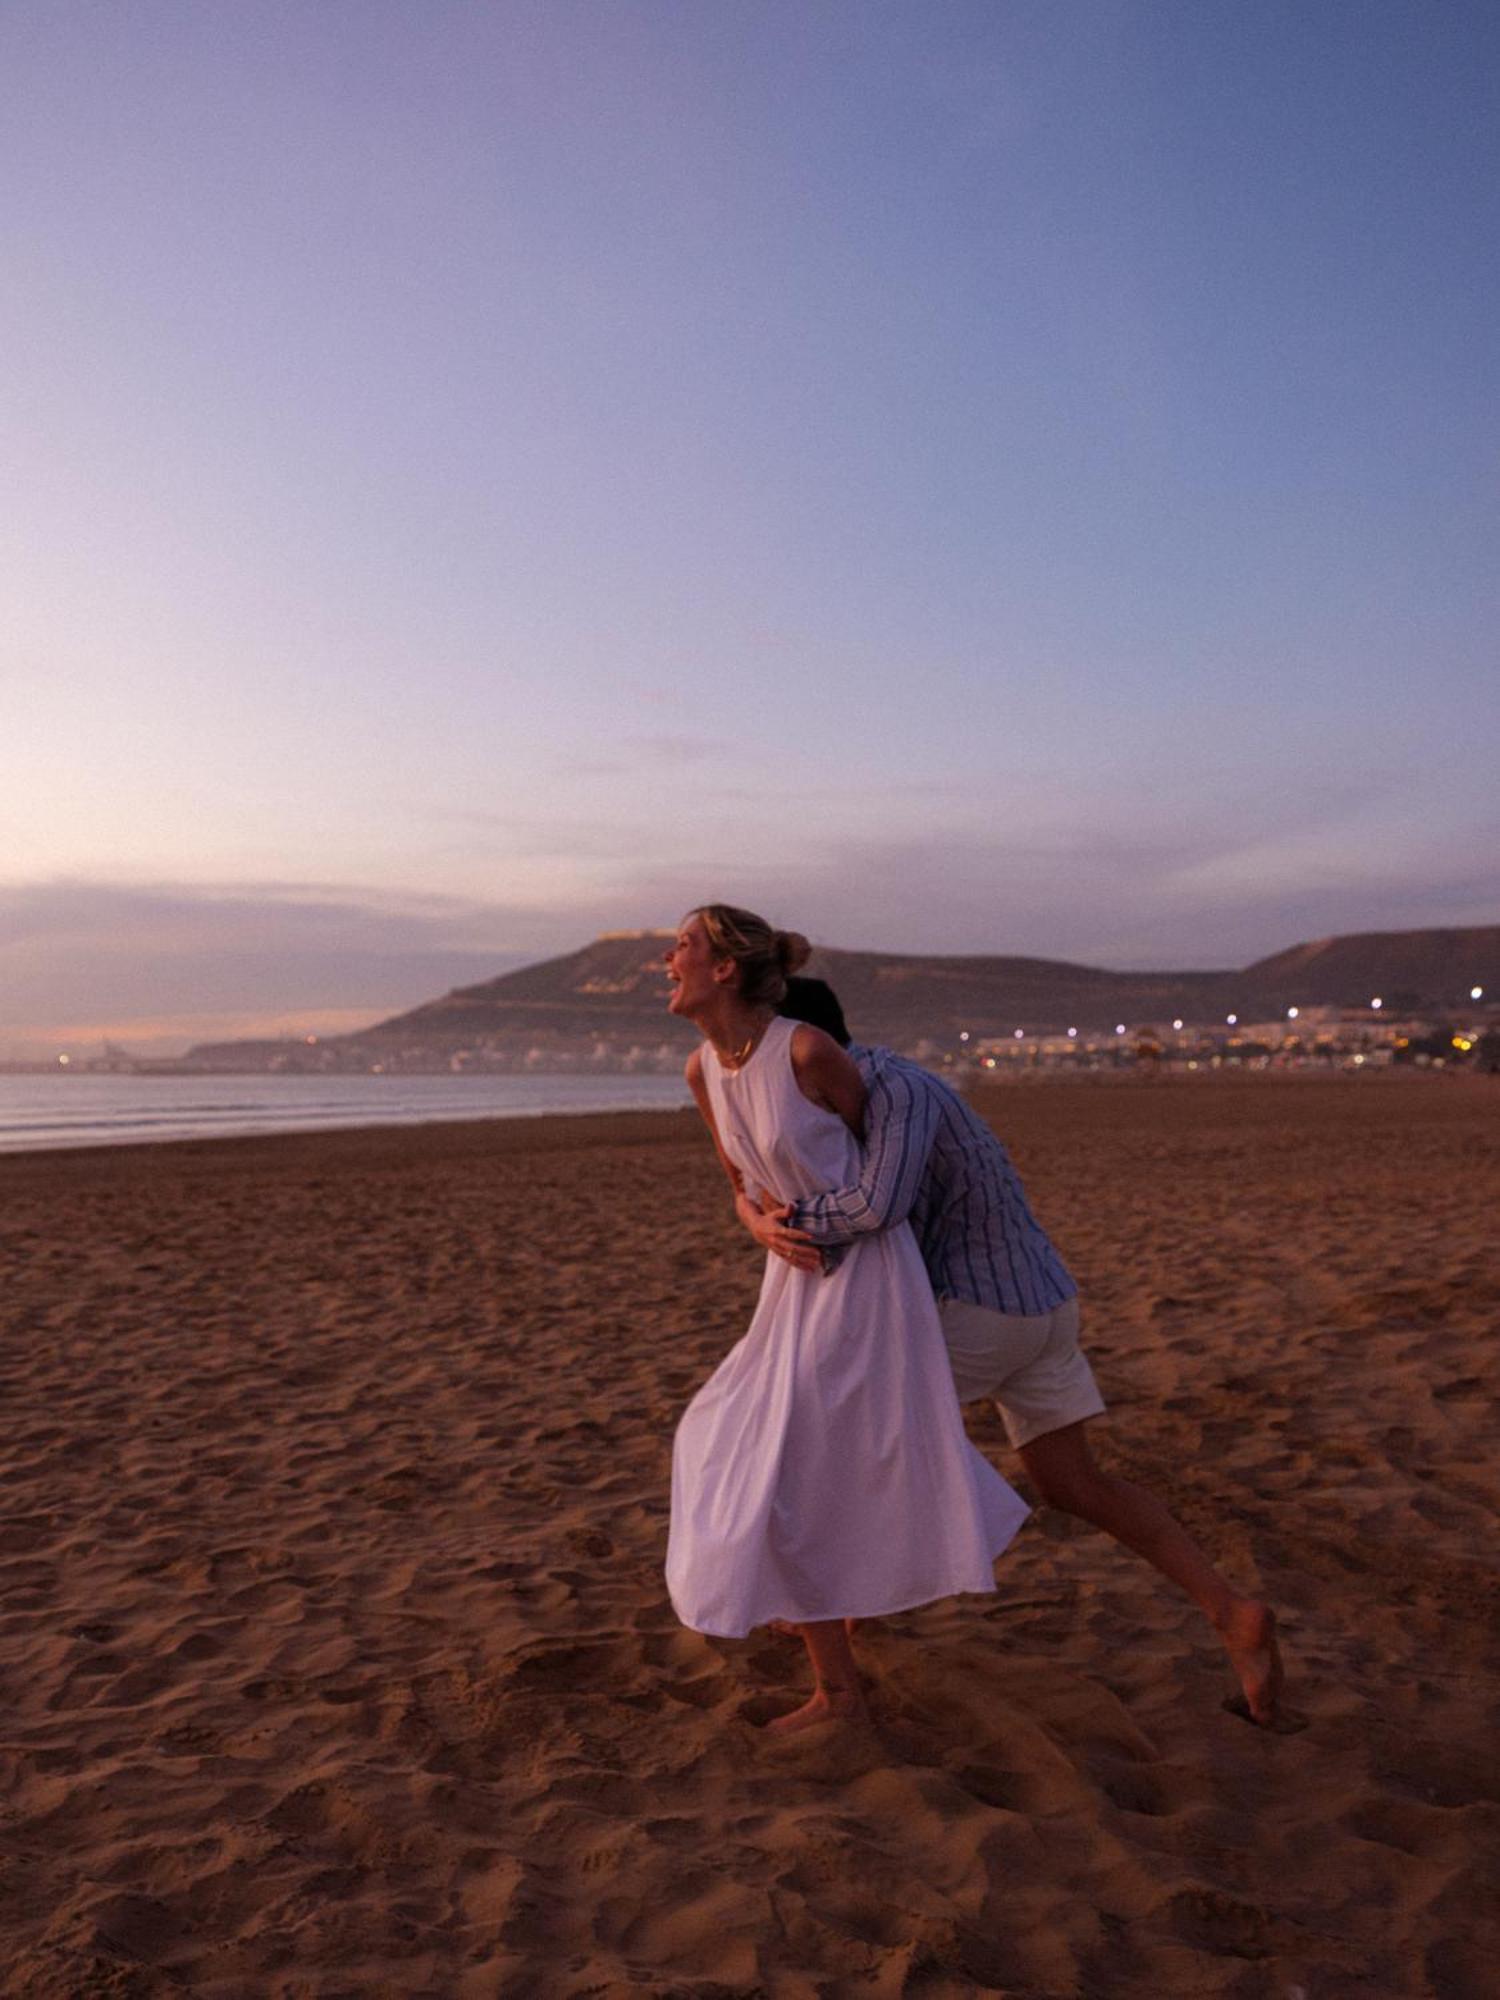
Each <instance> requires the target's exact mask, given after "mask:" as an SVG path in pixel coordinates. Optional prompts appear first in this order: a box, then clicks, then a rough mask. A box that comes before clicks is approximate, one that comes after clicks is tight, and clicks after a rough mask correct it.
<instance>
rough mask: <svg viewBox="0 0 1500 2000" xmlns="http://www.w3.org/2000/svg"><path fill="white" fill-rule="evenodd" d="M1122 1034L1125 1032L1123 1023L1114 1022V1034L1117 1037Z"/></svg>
mask: <svg viewBox="0 0 1500 2000" xmlns="http://www.w3.org/2000/svg"><path fill="white" fill-rule="evenodd" d="M1124 1032H1125V1023H1124V1022H1123V1021H1116V1022H1115V1033H1116V1034H1117V1035H1123V1034H1124Z"/></svg>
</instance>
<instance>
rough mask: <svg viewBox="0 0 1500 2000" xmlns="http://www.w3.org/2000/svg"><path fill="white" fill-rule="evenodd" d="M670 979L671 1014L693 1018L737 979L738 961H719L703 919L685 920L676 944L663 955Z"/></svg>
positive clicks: (669, 1007) (670, 946)
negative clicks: (735, 963)
mask: <svg viewBox="0 0 1500 2000" xmlns="http://www.w3.org/2000/svg"><path fill="white" fill-rule="evenodd" d="M663 959H664V961H665V964H666V968H667V978H668V979H669V980H670V981H671V983H672V992H671V996H670V998H669V999H668V1001H667V1012H668V1013H669V1014H685V1015H686V1016H688V1018H689V1019H691V1018H692V1016H693V1015H694V1014H696V1013H698V1012H699V1011H700V1010H701V1009H702V1008H703V1007H705V1006H707V1004H708V1003H709V1002H710V1001H711V1000H712V999H713V997H714V995H715V994H716V993H718V992H721V991H722V990H723V988H724V987H725V986H726V985H728V984H729V982H730V980H731V979H732V978H733V976H734V961H733V960H732V959H727V958H715V957H714V951H713V946H712V945H711V944H710V943H709V941H708V932H707V931H706V930H705V929H704V928H703V919H702V917H699V916H692V917H685V918H684V919H683V921H682V924H681V926H680V927H679V929H678V932H677V939H676V942H675V943H674V944H672V945H669V946H668V948H667V950H666V951H665V952H664V953H663Z"/></svg>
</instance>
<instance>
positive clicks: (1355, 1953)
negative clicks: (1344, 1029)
mask: <svg viewBox="0 0 1500 2000" xmlns="http://www.w3.org/2000/svg"><path fill="white" fill-rule="evenodd" d="M980 1101H981V1102H982V1104H983V1107H984V1109H985V1111H986V1113H987V1114H988V1115H990V1116H992V1117H993V1118H994V1119H995V1121H996V1124H997V1127H998V1129H1000V1130H1001V1131H1002V1133H1003V1135H1004V1136H1005V1137H1006V1138H1007V1139H1008V1140H1009V1141H1010V1142H1011V1144H1012V1147H1013V1150H1014V1151H1015V1153H1016V1156H1017V1158H1018V1160H1019V1162H1020V1164H1021V1165H1022V1168H1023V1170H1024V1172H1025V1174H1026V1177H1027V1182H1028V1188H1029V1190H1030V1192H1031V1194H1032V1197H1033V1200H1034V1204H1035V1206H1036V1207H1037V1209H1038V1212H1039V1213H1040V1215H1041V1216H1042V1218H1043V1219H1044V1221H1045V1222H1046V1223H1047V1225H1048V1226H1049V1227H1050V1228H1051V1230H1052V1231H1053V1233H1054V1234H1055V1236H1056V1238H1057V1240H1058V1242H1059V1245H1060V1247H1061V1248H1062V1249H1063V1251H1064V1253H1065V1255H1066V1256H1067V1258H1068V1260H1069V1262H1070V1264H1071V1265H1072V1267H1073V1268H1074V1270H1075V1272H1076V1274H1077V1276H1078V1278H1079V1280H1080V1283H1081V1285H1082V1287H1083V1290H1084V1295H1085V1307H1086V1311H1085V1326H1086V1332H1087V1336H1088V1340H1089V1346H1090V1351H1091V1353H1092V1355H1093V1357H1094V1360H1095V1364H1096V1367H1097V1370H1098V1373H1099V1375H1100V1378H1101V1382H1102V1385H1103V1387H1104V1390H1105V1394H1106V1396H1107V1397H1108V1398H1109V1400H1110V1402H1111V1404H1112V1407H1113V1411H1114V1419H1113V1421H1112V1422H1111V1423H1110V1424H1109V1425H1108V1426H1100V1427H1099V1428H1098V1431H1097V1436H1098V1440H1099V1448H1100V1451H1101V1455H1102V1456H1105V1457H1107V1458H1108V1460H1109V1461H1110V1462H1111V1463H1113V1464H1114V1465H1116V1466H1117V1467H1118V1468H1120V1469H1121V1470H1124V1471H1127V1472H1131V1473H1134V1474H1136V1475H1138V1476H1140V1477H1143V1478H1145V1479H1146V1480H1148V1481H1149V1482H1150V1483H1151V1484H1152V1485H1153V1486H1155V1487H1156V1488H1157V1490H1158V1491H1160V1492H1161V1493H1162V1494H1163V1495H1164V1496H1165V1497H1167V1498H1168V1499H1169V1500H1170V1502H1171V1504H1172V1505H1173V1506H1174V1507H1175V1508H1177V1509H1178V1510H1179V1511H1180V1513H1181V1514H1182V1516H1183V1518H1184V1519H1185V1520H1186V1522H1187V1523H1188V1524H1189V1525H1190V1526H1191V1527H1192V1528H1193V1529H1194V1530H1195V1531H1196V1532H1197V1533H1198V1534H1199V1535H1200V1536H1201V1538H1202V1539H1203V1541H1204V1542H1205V1543H1206V1545H1207V1546H1208V1548H1209V1549H1210V1551H1211V1552H1212V1553H1213V1555H1214V1556H1215V1558H1216V1559H1218V1560H1219V1561H1220V1562H1221V1563H1222V1565H1223V1566H1224V1567H1225V1568H1226V1569H1227V1570H1228V1571H1229V1572H1230V1573H1231V1574H1232V1576H1233V1577H1234V1578H1235V1579H1236V1580H1238V1581H1240V1582H1242V1583H1244V1584H1246V1585H1251V1586H1255V1587H1258V1588H1259V1589H1261V1590H1262V1591H1263V1592H1265V1593H1266V1594H1267V1595H1268V1596H1269V1597H1271V1599H1272V1600H1273V1601H1274V1602H1275V1603H1277V1604H1278V1605H1279V1606H1280V1607H1281V1608H1282V1611H1283V1617H1284V1631H1285V1639H1286V1647H1287V1652H1288V1656H1289V1663H1290V1665H1291V1668H1292V1670H1293V1674H1294V1677H1295V1678H1294V1688H1293V1692H1292V1695H1291V1700H1292V1702H1293V1705H1294V1706H1295V1708H1296V1709H1297V1710H1298V1711H1300V1713H1301V1715H1302V1716H1303V1717H1305V1719H1306V1723H1307V1726H1306V1727H1305V1728H1304V1729H1302V1730H1301V1731H1300V1733H1295V1734H1274V1735H1273V1734H1269V1733H1264V1732H1260V1731H1257V1730H1255V1729H1253V1728H1252V1727H1250V1726H1249V1725H1248V1724H1247V1723H1245V1722H1243V1721H1241V1720H1238V1719H1236V1718H1235V1717H1233V1716H1232V1715H1230V1714H1228V1713H1226V1712H1225V1710H1224V1708H1223V1707H1222V1705H1221V1703H1222V1698H1223V1696H1224V1695H1225V1694H1226V1692H1227V1691H1228V1689H1229V1685H1230V1684H1229V1680H1228V1677H1227V1674H1226V1671H1225V1669H1224V1666H1223V1663H1222V1660H1221V1658H1220V1656H1219V1654H1218V1651H1217V1649H1216V1647H1215V1646H1214V1644H1213V1641H1212V1638H1211V1635H1210V1634H1209V1632H1208V1630H1207V1628H1206V1627H1205V1626H1204V1624H1203V1623H1202V1621H1201V1620H1200V1619H1199V1617H1198V1615H1197V1614H1196V1613H1195V1612H1194V1611H1193V1610H1192V1608H1191V1607H1190V1606H1189V1605H1187V1604H1186V1603H1185V1602H1184V1601H1182V1600H1180V1599H1179V1598H1177V1597H1176V1596H1175V1594H1174V1593H1173V1592H1172V1590H1171V1589H1170V1587H1169V1586H1167V1585H1166V1584H1165V1583H1164V1582H1162V1581H1161V1580H1160V1579H1158V1578H1157V1577H1156V1576H1155V1574H1154V1573H1153V1572H1151V1571H1150V1570H1148V1569H1146V1568H1145V1567H1144V1566H1143V1565H1142V1564H1140V1563H1139V1562H1137V1561H1136V1560H1135V1559H1134V1558H1132V1557H1130V1556H1128V1555H1126V1554H1125V1553H1124V1552H1123V1551H1120V1550H1118V1549H1117V1548H1116V1547H1115V1546H1114V1545H1113V1544H1111V1543H1109V1542H1107V1541H1106V1540H1105V1539H1104V1538H1102V1537H1101V1536H1099V1535H1097V1534H1094V1533H1092V1532H1088V1531H1085V1530H1084V1529H1082V1528H1081V1527H1078V1526H1076V1525H1075V1524H1073V1523H1071V1522H1069V1521H1068V1520H1066V1519H1065V1518H1062V1517H1059V1516H1057V1515H1055V1514H1048V1513H1041V1514H1038V1515H1037V1516H1036V1517H1035V1518H1034V1519H1033V1521H1032V1522H1031V1523H1030V1524H1029V1525H1028V1526H1027V1528H1026V1529H1025V1530H1023V1532H1022V1535H1021V1537H1020V1538H1019V1540H1018V1541H1017V1543H1016V1545H1015V1547H1014V1549H1013V1550H1012V1552H1011V1554H1010V1555H1009V1556H1008V1557H1007V1558H1006V1559H1005V1560H1004V1561H1003V1562H1002V1564H1001V1565H1000V1569H999V1579H1000V1589H999V1593H998V1595H997V1596H995V1597H994V1598H989V1599H968V1600H964V1601H961V1602H951V1601H950V1602H946V1603H943V1604H940V1605H937V1606H934V1607H931V1608H929V1609H927V1610H924V1611H920V1612H917V1613H913V1614H909V1615H905V1616H902V1617H899V1618H893V1619H890V1620H888V1621H885V1622H884V1623H882V1624H880V1625H878V1626H872V1627H869V1628H866V1630H865V1632H864V1633H863V1634H862V1635H861V1637H862V1646H863V1657H864V1661H865V1664H866V1667H867V1670H868V1673H869V1676H870V1680H871V1684H872V1695H873V1702H874V1706H875V1710H876V1713H877V1718H878V1723H879V1729H878V1733H877V1734H872V1735H862V1734H840V1733H837V1732H824V1731H820V1732H816V1733H814V1734H813V1735H810V1736H808V1737H805V1738H802V1739H798V1740H794V1741H788V1742H785V1743H781V1744H777V1743H773V1742H769V1741H767V1740H766V1739H765V1738H764V1737H762V1736H760V1735H759V1734H758V1733H757V1732H756V1730H755V1729H754V1728H753V1726H752V1724H753V1722H754V1721H755V1720H756V1719H758V1718H761V1717H763V1716H765V1715H766V1714H768V1713H771V1712H774V1710H775V1709H776V1707H777V1706H778V1705H782V1704H783V1698H784V1697H788V1698H789V1697H790V1696H791V1695H792V1694H793V1693H794V1692H800V1691H801V1690H803V1688H804V1687H805V1672H804V1667H803V1662H802V1656H801V1648H800V1647H799V1646H797V1645H796V1644H795V1642H792V1641H789V1640H785V1639H779V1638H776V1637H773V1636H770V1635H766V1634H757V1635H754V1636H753V1637H752V1638H750V1639H749V1640H746V1641H742V1642H738V1643H727V1642H723V1643H721V1642H714V1641H710V1640H707V1639H704V1638H701V1637H698V1636H695V1635H694V1634H692V1633H690V1632H686V1631H684V1630H682V1629H681V1628H680V1627H679V1626H678V1624H677V1622H676V1620H675V1619H674V1618H673V1615H672V1612H671V1609H670V1607H669V1605H668V1603H667V1600H666V1597H665V1593H664V1591H663V1587H662V1580H661V1562H662V1555H663V1549H664V1542H665V1532H666V1512H667V1486H668V1466H669V1457H670V1448H671V1438H672V1430H673V1426H674V1424H675V1422H676V1419H677V1417H678V1415H679V1413H680V1411H681V1409H682V1407H683V1405H684V1404H685V1402H686V1401H687V1399H688V1398H689V1396H690V1395H691V1394H692V1392H693V1390H694V1389H695V1387H696V1386H697V1385H698V1384H699V1383H700V1382H701V1381H702V1380H703V1378H704V1377H705V1376H706V1375H707V1374H708V1372H709V1371H710V1370H711V1368H712V1367H713V1366H714V1364H715V1363H716V1361H717V1360H718V1358H719V1357H720V1356H721V1355H722V1354H723V1353H724V1352H725V1351H726V1349H727V1348H728V1347H729V1346H730V1345H731V1344H732V1342H733V1341H734V1340H735V1339H736V1338H737V1337H738V1335H739V1333H740V1332H741V1331H742V1330H743V1328H744V1325H745V1324H746V1322H747V1320H748V1317H749V1313H750V1309H751V1305H752V1302H753V1298H754V1294H755V1289H756V1283H757V1277H758V1271H757V1263H756V1256H755V1253H754V1251H753V1249H752V1247H751V1246H750V1245H749V1243H748V1241H747V1240H745V1239H743V1238H742V1237H741V1236H740V1235H739V1234H738V1233H737V1231H736V1228H735V1226H734V1223H733V1219H732V1217H731V1215H730V1213H729V1208H728V1203H727V1200H726V1198H725V1194H724V1191H723V1189H722V1185H721V1182H720V1178H719V1173H718V1168H717V1167H716V1165H715V1163H714V1161H713V1158H712V1155H711V1153H710V1151H709V1149H708V1146H707V1144H706V1142H705V1141H704V1139H703V1138H702V1136H701V1135H700V1133H699V1132H698V1130H697V1128H696V1126H695V1123H694V1121H693V1119H692V1117H691V1115H690V1114H683V1115H680V1116H679V1115H674V1114H654V1115H646V1116H634V1117H630V1116H626V1117H609V1118H580V1119H576V1120H567V1121H542V1122H525V1123H514V1124H493V1125H487V1126H486V1125H470V1126H462V1127H455V1126H447V1127H433V1128H425V1129H421V1130H417V1131H402V1132H382V1133H349V1134H334V1135H328V1136H325V1137H311V1136H300V1137H296V1138H289V1139H271V1140H248V1141H239V1142H231V1143H224V1142H215V1143H207V1144H198V1145H191V1146H163V1147H156V1148H149V1149H133V1150H129V1151H126V1150H117V1151H109V1152H98V1153H89V1154H71V1155H63V1154H52V1155H46V1156H33V1157H31V1158H14V1157H12V1158H6V1159H3V1160H0V1282H3V1295H0V1316H3V1345H0V1396H3V1408H4V1412H5V1421H4V1426H3V1434H0V1482H3V1494H4V1500H5V1509H4V1515H3V1521H0V1704H3V1710H0V1967H3V1972H0V1992H3V1994H4V1995H5V1996H6V2000H81V1996H111V2000H138V1996H156V1995H171V1994H176V1993H180V1992H188V1993H192V1994H195V1995H203V1996H212V2000H230V1996H234V2000H241V1996H243V2000H264V1996H280V2000H294V1996H303V1995H305V1996H309V2000H311V1996H317V2000H333V1997H334V1996H342V1997H343V2000H372V1996H400V2000H411V1996H419V1995H420V1996H428V2000H448V1996H461V1997H462V2000H481V1996H482V1997H483V2000H494V1997H495V1996H501V1995H503V1996H506V2000H511V1996H515V2000H530V1996H536V2000H554V1996H556V2000H564V1996H574V1997H575V2000H585V1996H626V1995H641V1996H645V1995H659V1996H668V1995H672V1996H706V1997H707V2000H711V1996H719V1997H720V2000H728V1997H729V1996H740V1995H744V1996H750V1995H766V1996H770V1997H771V2000H813V1996H824V2000H844V1996H850V2000H853V1996H861V2000H863V1996H870V2000H894V1996H897V1995H904V1994H911V1995H922V1996H927V2000H956V1996H960V1995H967V1994H973V1993H999V1994H1011V1995H1015V1996H1028V2000H1042V1996H1047V2000H1072V1996H1107V2000H1162V1996H1168V1995H1171V1996H1176V1995H1194V1996H1197V1995H1224V1996H1235V2000H1270V1996H1274V2000H1343V1996H1353V1995H1361V1996H1372V2000H1374V1996H1378V1997H1379V2000H1397V1996H1406V1995H1434V1996H1442V2000H1480V1996H1481V1995H1483V1996H1491V1995H1493V1994H1494V1993H1495V1992H1496V1991H1497V1979H1500V1973H1497V1969H1496V1968H1497V1966H1500V1921H1497V1911H1500V1895H1497V1886H1500V1631H1497V1574H1500V1554H1497V1542H1496V1535H1495V1516H1496V1507H1497V1498H1500V1471H1497V1454H1496V1433H1495V1422H1494V1416H1493V1412H1494V1410H1495V1406H1496V1389H1497V1364H1496V1338H1495V1335H1496V1324H1497V1318H1500V1272H1497V1255H1496V1243H1495V1238H1496V1217H1497V1215H1500V1085H1495V1084H1487V1083H1486V1082H1485V1081H1484V1080H1482V1079H1445V1078H1426V1079H1421V1078H1397V1077H1387V1078H1381V1077H1364V1078H1357V1079H1347V1080H1334V1081H1315V1080H1306V1079H1301V1078H1292V1079H1285V1080H1278V1079H1276V1078H1261V1079H1251V1080H1240V1081H1230V1080H1222V1081H1204V1082H1203V1083H1201V1084H1197V1083H1195V1082H1194V1081H1193V1080H1184V1081H1165V1080H1164V1081H1160V1082H1156V1083H1147V1082H1141V1081H1131V1082H1126V1083H1119V1084H1099V1085H1093V1086H1091V1085H1089V1084H1087V1083H1084V1082H1079V1083H1076V1084H1058V1085H1055V1086H1047V1087H1042V1088H1037V1089H1034V1090H1030V1089H1022V1088H1013V1089H1009V1090H1005V1091H997V1092H993V1093H991V1094H989V1095H988V1096H987V1097H985V1098H983V1099H982V1100H980ZM970 1418H971V1428H972V1430H973V1433H974V1435H975V1437H976V1439H977V1440H978V1441H979V1442H980V1444H981V1445H982V1446H983V1447H984V1448H985V1449H986V1450H988V1451H990V1452H991V1453H992V1455H993V1456H994V1458H995V1460H996V1462H997V1463H998V1464H1000V1465H1001V1467H1002V1468H1003V1469H1004V1470H1006V1471H1007V1472H1008V1473H1009V1474H1010V1475H1011V1476H1012V1477H1015V1476H1016V1472H1017V1469H1016V1465H1015V1461H1014V1460H1013V1459H1012V1458H1011V1457H1010V1456H1009V1454H1008V1453H1007V1452H1006V1451H1005V1448H1004V1444H1003V1437H1002V1433H1001V1431H1000V1428H999V1425H998V1422H997V1421H996V1420H995V1419H994V1417H993V1415H992V1414H988V1413H985V1412H983V1411H971V1412H970ZM787 1705H789V1702H788V1704H787Z"/></svg>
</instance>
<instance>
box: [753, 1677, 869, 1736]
mask: <svg viewBox="0 0 1500 2000" xmlns="http://www.w3.org/2000/svg"><path fill="white" fill-rule="evenodd" d="M869 1714H870V1711H869V1710H868V1709H867V1708H866V1707H865V1698H864V1696H863V1695H862V1694H860V1693H859V1692H858V1690H857V1689H855V1688H833V1687H820V1688H819V1689H818V1691H817V1692H816V1694H814V1695H813V1697H812V1699H811V1700H810V1701H805V1702H803V1704H802V1706H801V1707H800V1708H794V1709H793V1710H792V1712H791V1714H790V1715H778V1716H777V1717H776V1718H775V1720H774V1721H772V1722H768V1723H767V1724H766V1726H765V1727H766V1734H767V1735H768V1736H794V1735H796V1733H797V1732H798V1731H799V1730H802V1729H815V1728H816V1727H817V1726H818V1724H819V1723H820V1722H865V1721H867V1720H868V1719H869Z"/></svg>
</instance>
